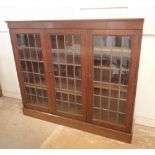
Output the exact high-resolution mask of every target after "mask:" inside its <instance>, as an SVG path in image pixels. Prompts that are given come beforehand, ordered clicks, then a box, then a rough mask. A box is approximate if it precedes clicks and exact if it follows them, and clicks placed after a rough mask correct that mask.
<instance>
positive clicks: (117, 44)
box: [115, 36, 122, 47]
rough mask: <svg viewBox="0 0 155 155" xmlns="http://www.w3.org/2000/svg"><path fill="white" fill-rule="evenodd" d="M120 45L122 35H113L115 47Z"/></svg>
mask: <svg viewBox="0 0 155 155" xmlns="http://www.w3.org/2000/svg"><path fill="white" fill-rule="evenodd" d="M121 46H122V36H115V47H121Z"/></svg>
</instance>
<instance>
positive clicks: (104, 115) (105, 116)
mask: <svg viewBox="0 0 155 155" xmlns="http://www.w3.org/2000/svg"><path fill="white" fill-rule="evenodd" d="M101 120H103V121H107V120H108V111H107V110H101Z"/></svg>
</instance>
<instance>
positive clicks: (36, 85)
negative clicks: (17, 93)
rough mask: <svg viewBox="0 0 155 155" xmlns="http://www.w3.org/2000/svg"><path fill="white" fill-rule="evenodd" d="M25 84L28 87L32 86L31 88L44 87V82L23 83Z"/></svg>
mask: <svg viewBox="0 0 155 155" xmlns="http://www.w3.org/2000/svg"><path fill="white" fill-rule="evenodd" d="M24 84H25V86H28V87H32V88H41V89H46V83H45V82H44V83H35V84H33V83H25V82H24Z"/></svg>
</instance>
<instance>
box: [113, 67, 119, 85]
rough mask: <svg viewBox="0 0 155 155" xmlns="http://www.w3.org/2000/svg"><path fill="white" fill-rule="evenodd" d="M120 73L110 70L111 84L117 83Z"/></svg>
mask: <svg viewBox="0 0 155 155" xmlns="http://www.w3.org/2000/svg"><path fill="white" fill-rule="evenodd" d="M119 77H120V71H119V70H116V69H112V70H111V82H112V83H119Z"/></svg>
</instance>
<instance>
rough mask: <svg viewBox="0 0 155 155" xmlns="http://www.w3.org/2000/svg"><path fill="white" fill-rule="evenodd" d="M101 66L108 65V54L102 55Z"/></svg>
mask: <svg viewBox="0 0 155 155" xmlns="http://www.w3.org/2000/svg"><path fill="white" fill-rule="evenodd" d="M102 66H103V67H110V56H109V55H105V54H103V55H102Z"/></svg>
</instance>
